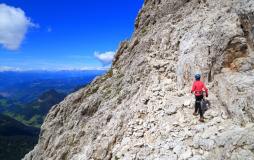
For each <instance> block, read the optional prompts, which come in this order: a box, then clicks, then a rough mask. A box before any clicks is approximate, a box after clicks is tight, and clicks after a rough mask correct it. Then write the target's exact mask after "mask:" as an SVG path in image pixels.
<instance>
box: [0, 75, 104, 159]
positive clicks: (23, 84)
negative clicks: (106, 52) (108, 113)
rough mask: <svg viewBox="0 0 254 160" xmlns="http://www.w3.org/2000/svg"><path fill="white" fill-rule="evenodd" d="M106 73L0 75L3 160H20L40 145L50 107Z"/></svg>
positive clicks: (0, 124)
mask: <svg viewBox="0 0 254 160" xmlns="http://www.w3.org/2000/svg"><path fill="white" fill-rule="evenodd" d="M103 73H104V71H73V72H72V71H59V72H46V71H38V72H37V71H36V72H35V71H33V72H32V71H30V72H0V84H1V85H0V159H1V160H19V159H21V158H22V157H23V156H24V154H26V153H27V152H28V151H30V150H31V149H32V148H33V146H34V145H35V144H36V143H37V140H38V134H39V132H40V129H39V128H40V126H41V124H42V123H43V120H44V118H45V116H46V115H47V113H48V111H49V110H50V109H51V107H52V106H54V105H55V104H57V103H59V102H61V101H62V100H63V99H64V98H65V96H66V95H67V94H69V93H70V92H73V91H76V90H78V89H79V88H81V87H84V86H85V85H87V84H88V83H90V82H91V81H92V80H93V79H94V78H95V77H96V76H98V75H101V74H103Z"/></svg>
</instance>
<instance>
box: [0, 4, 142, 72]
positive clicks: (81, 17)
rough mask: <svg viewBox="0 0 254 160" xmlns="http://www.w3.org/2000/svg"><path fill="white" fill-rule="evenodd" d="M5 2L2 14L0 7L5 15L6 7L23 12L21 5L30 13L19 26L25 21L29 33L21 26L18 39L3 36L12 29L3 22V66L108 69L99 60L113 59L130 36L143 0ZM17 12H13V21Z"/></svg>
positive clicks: (0, 51)
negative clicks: (123, 41) (119, 46)
mask: <svg viewBox="0 0 254 160" xmlns="http://www.w3.org/2000/svg"><path fill="white" fill-rule="evenodd" d="M1 3H3V4H6V6H7V7H6V6H2V14H1V7H0V16H1V15H2V16H3V15H4V16H5V15H6V13H5V12H4V11H3V9H4V8H7V10H8V7H13V9H14V10H17V11H18V12H19V10H18V9H17V8H20V9H21V10H22V11H23V12H24V13H25V17H26V20H27V21H24V23H23V24H22V25H21V27H20V28H22V26H24V25H26V26H28V27H27V28H28V31H27V32H26V31H25V30H22V29H20V28H18V29H16V30H15V31H16V32H19V31H20V30H22V31H24V32H23V33H24V37H23V39H22V37H21V39H22V40H20V41H18V40H17V39H16V38H13V37H12V38H10V37H7V38H6V36H5V35H1V34H4V33H7V32H10V33H11V35H12V32H14V31H13V30H11V29H10V28H12V27H6V28H4V27H1V26H0V45H1V48H0V69H1V68H2V69H4V68H7V69H8V68H14V69H15V68H19V69H21V70H31V69H34V70H38V69H46V70H58V69H82V68H83V69H84V68H98V67H105V66H106V65H107V63H102V62H101V61H100V60H99V59H100V58H102V61H103V58H108V57H105V56H110V55H111V54H112V51H113V52H114V51H116V49H117V48H118V45H119V43H120V42H121V41H122V40H125V39H129V38H130V37H131V34H132V32H133V30H134V22H135V18H136V16H137V14H138V11H139V9H140V8H141V7H142V4H143V0H107V1H102V0H89V1H88V0H71V1H70V0H61V1H53V0H27V1H23V0H3V1H2V2H1ZM22 11H20V12H22ZM15 16H16V15H14V16H12V18H13V17H14V21H15V20H16V19H15ZM7 20H8V16H7ZM17 21H18V20H17ZM12 22H13V20H12V21H10V23H12ZM22 22H23V21H22ZM2 23H6V22H2ZM2 23H1V21H0V25H2V26H3V24H2ZM8 25H9V26H13V25H14V24H13V23H12V24H8ZM8 25H6V26H8ZM17 25H18V24H17ZM14 27H15V26H14ZM5 29H6V30H8V31H6V32H5ZM17 34H19V35H20V33H17ZM9 35H10V34H9ZM16 37H18V36H16ZM1 38H2V39H1ZM12 41H14V42H12ZM17 41H18V42H17ZM19 42H20V43H21V44H20V43H19ZM95 53H96V54H95ZM103 53H106V54H105V55H103ZM96 56H97V58H96ZM103 56H104V57H103ZM107 61H108V59H107Z"/></svg>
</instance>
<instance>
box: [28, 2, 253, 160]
mask: <svg viewBox="0 0 254 160" xmlns="http://www.w3.org/2000/svg"><path fill="white" fill-rule="evenodd" d="M253 37H254V1H253V0H145V2H144V6H143V8H142V10H141V11H140V13H139V15H138V17H137V19H136V23H135V33H134V34H133V36H132V38H131V39H130V40H129V41H125V42H122V43H121V45H120V47H119V49H118V51H117V54H116V56H115V60H114V62H113V65H112V68H111V69H110V71H109V72H108V73H107V74H106V75H104V76H102V77H99V78H97V79H95V80H94V81H93V82H92V83H91V84H90V85H89V86H87V87H85V88H83V89H81V90H79V91H77V92H75V93H73V94H71V95H69V96H68V97H67V98H66V99H65V100H64V101H62V102H61V103H60V104H58V105H56V106H54V107H53V108H52V109H51V111H50V113H49V114H48V116H47V118H46V120H45V122H44V124H43V126H42V130H41V133H40V139H39V143H38V144H37V145H36V147H35V148H34V150H33V151H31V152H30V153H29V154H27V155H26V156H25V158H24V159H25V160H44V159H52V160H53V159H59V160H62V159H63V160H64V159H68V160H69V159H72V160H86V159H94V160H96V159H126V160H128V159H170V160H174V159H191V160H201V159H211V160H215V159H233V160H234V159H235V160H236V159H254V136H253V135H254V123H253V122H254V99H253V96H254V91H253V88H254V69H253V68H254V51H253V49H254V39H253ZM195 72H201V73H202V75H203V80H204V81H205V82H206V83H207V84H208V88H209V90H210V94H209V100H210V101H211V103H212V106H211V108H210V109H209V110H208V111H207V112H206V114H205V117H206V120H205V121H206V122H205V123H200V122H198V118H197V117H194V116H193V115H192V112H193V103H194V98H193V96H192V95H191V94H190V93H189V92H190V85H191V84H192V80H193V75H194V73H195Z"/></svg>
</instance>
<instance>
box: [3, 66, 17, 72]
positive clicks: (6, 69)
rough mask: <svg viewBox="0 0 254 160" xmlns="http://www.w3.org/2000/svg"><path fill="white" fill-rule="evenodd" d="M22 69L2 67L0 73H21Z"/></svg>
mask: <svg viewBox="0 0 254 160" xmlns="http://www.w3.org/2000/svg"><path fill="white" fill-rule="evenodd" d="M20 70H21V69H20V68H15V67H9V66H0V72H5V71H20Z"/></svg>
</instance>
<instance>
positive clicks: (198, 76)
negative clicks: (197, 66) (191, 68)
mask: <svg viewBox="0 0 254 160" xmlns="http://www.w3.org/2000/svg"><path fill="white" fill-rule="evenodd" d="M200 77H201V75H200V74H199V73H198V74H195V79H196V81H198V80H200Z"/></svg>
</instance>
